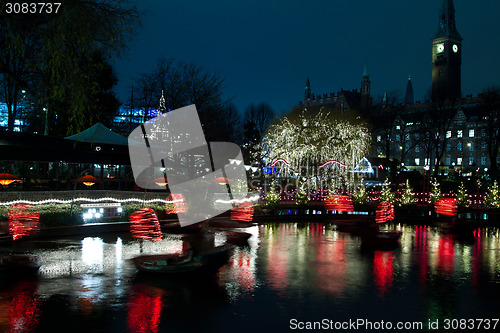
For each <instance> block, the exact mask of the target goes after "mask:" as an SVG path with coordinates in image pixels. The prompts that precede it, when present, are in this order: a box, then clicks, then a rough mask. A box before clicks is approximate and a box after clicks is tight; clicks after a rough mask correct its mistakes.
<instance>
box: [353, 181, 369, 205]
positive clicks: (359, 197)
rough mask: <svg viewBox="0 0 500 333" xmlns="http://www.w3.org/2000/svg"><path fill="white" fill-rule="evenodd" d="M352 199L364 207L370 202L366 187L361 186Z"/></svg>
mask: <svg viewBox="0 0 500 333" xmlns="http://www.w3.org/2000/svg"><path fill="white" fill-rule="evenodd" d="M352 199H353V201H354V203H355V204H358V205H363V204H366V203H367V202H368V200H369V199H370V197H369V196H368V193H366V190H365V187H364V186H360V187H358V188H357V189H356V192H354V195H353V196H352Z"/></svg>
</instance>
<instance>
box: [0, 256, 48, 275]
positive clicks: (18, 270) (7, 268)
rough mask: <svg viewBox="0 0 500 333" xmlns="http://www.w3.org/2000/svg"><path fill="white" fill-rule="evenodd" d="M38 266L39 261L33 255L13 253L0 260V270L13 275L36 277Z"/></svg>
mask: <svg viewBox="0 0 500 333" xmlns="http://www.w3.org/2000/svg"><path fill="white" fill-rule="evenodd" d="M40 266H42V264H41V262H40V260H39V259H38V257H37V256H35V255H33V254H25V253H15V254H9V255H7V256H4V257H2V258H1V259H0V270H2V271H4V272H7V273H9V274H13V275H19V276H33V275H37V274H38V270H39V269H40Z"/></svg>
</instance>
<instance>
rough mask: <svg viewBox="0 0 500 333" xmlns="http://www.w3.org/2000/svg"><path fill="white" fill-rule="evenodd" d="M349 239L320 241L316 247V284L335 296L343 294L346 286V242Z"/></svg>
mask: <svg viewBox="0 0 500 333" xmlns="http://www.w3.org/2000/svg"><path fill="white" fill-rule="evenodd" d="M349 241H350V240H349V239H345V238H338V239H336V240H335V241H333V242H318V243H317V247H316V264H315V266H316V274H317V280H316V284H317V286H318V288H320V289H322V290H323V291H325V292H327V293H330V294H332V295H335V296H342V295H343V293H344V291H345V287H346V276H347V260H346V244H347V243H348V242H349Z"/></svg>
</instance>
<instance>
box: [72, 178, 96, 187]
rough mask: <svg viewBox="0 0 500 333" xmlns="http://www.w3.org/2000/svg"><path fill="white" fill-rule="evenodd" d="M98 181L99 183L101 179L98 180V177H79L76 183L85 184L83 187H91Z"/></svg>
mask: <svg viewBox="0 0 500 333" xmlns="http://www.w3.org/2000/svg"><path fill="white" fill-rule="evenodd" d="M98 181H99V179H97V178H96V177H94V176H91V175H86V176H83V177H79V178H77V179H75V182H77V183H83V185H85V186H89V187H90V186H92V185H94V184H95V183H97V182H98Z"/></svg>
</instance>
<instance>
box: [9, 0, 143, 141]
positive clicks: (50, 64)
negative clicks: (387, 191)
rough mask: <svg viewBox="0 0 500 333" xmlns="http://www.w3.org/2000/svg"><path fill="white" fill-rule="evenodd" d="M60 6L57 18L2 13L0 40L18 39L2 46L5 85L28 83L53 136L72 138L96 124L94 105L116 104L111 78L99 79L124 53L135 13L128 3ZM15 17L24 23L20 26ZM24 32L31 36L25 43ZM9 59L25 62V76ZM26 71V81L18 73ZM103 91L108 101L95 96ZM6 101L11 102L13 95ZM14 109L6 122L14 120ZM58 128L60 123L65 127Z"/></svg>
mask: <svg viewBox="0 0 500 333" xmlns="http://www.w3.org/2000/svg"><path fill="white" fill-rule="evenodd" d="M61 2H62V4H61V6H60V8H59V10H58V13H57V14H56V13H52V14H46V15H43V14H40V15H7V14H2V20H1V23H0V26H1V29H2V36H17V37H15V38H11V39H12V40H14V42H9V38H6V39H5V41H4V42H1V43H0V55H1V59H0V62H1V63H3V65H2V69H1V70H0V72H1V73H2V74H4V75H3V76H4V80H3V85H4V86H5V85H7V86H8V85H9V84H10V83H9V81H8V80H7V79H12V78H14V79H15V82H16V84H17V86H16V87H23V85H22V82H23V81H27V82H30V83H32V86H31V87H30V86H28V89H29V92H30V93H31V95H32V96H33V98H34V100H35V102H36V103H37V105H38V106H39V107H40V109H42V108H45V109H46V110H48V111H47V112H48V117H47V118H48V119H49V121H50V127H51V129H52V131H53V134H56V133H55V132H54V130H55V129H57V130H58V131H60V132H61V133H58V134H67V133H74V132H75V131H78V130H81V129H82V128H83V127H84V126H86V125H87V123H88V119H89V118H91V119H92V121H96V120H98V118H99V117H96V108H95V104H96V103H100V102H102V103H103V105H102V106H103V107H104V106H105V105H106V104H108V105H109V104H110V103H111V104H114V102H113V101H112V99H113V98H111V94H110V89H108V88H109V85H108V86H107V83H108V84H109V83H113V80H112V76H113V75H111V73H109V70H108V75H106V76H107V78H108V79H110V80H108V79H106V80H103V77H102V74H104V73H105V72H106V68H109V67H108V66H109V62H110V59H111V58H112V57H113V56H115V55H117V54H119V53H120V52H121V51H122V50H123V49H124V48H125V42H126V41H127V40H128V38H129V37H130V34H131V32H132V31H133V30H134V29H135V28H136V27H137V25H138V23H139V13H138V11H137V10H136V9H135V6H134V5H131V3H130V2H129V1H127V0H95V1H86V0H66V1H64V0H63V1H61ZM2 7H3V6H2ZM19 17H23V18H24V19H23V21H22V22H20V23H19V22H17V20H18V18H19ZM17 23H19V24H17ZM25 29H27V30H28V31H30V32H31V33H32V35H29V38H27V37H26V36H25V33H24V30H25ZM19 36H22V37H19ZM0 38H1V37H0ZM28 51H30V52H31V53H30V52H28ZM10 54H14V55H15V56H17V58H16V59H17V61H18V62H21V61H23V62H25V64H24V65H23V66H22V68H23V69H26V70H25V71H17V72H15V73H14V71H13V70H12V68H13V67H12V66H11V65H8V64H7V63H8V59H9V55H10ZM96 59H97V60H98V61H96ZM25 72H26V73H27V74H30V75H32V76H31V77H30V79H29V81H28V80H26V79H25V78H24V76H23V75H24V74H21V73H25ZM6 78H7V79H6ZM104 81H108V82H107V83H106V82H104ZM114 82H116V81H114ZM16 89H17V94H18V91H19V88H16ZM104 92H105V95H106V96H107V97H106V98H105V97H104V96H103V95H101V96H99V94H103V93H104ZM10 96H11V97H12V98H13V100H14V102H15V98H17V95H16V90H12V93H10ZM13 105H15V103H14V104H13ZM12 109H13V112H12V113H11V114H9V117H10V116H11V115H12V120H11V119H9V122H13V121H14V119H15V118H16V114H15V112H14V110H15V108H14V107H13V108H12ZM101 111H102V109H101ZM57 123H59V124H61V123H63V124H64V128H61V127H58V126H57Z"/></svg>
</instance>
